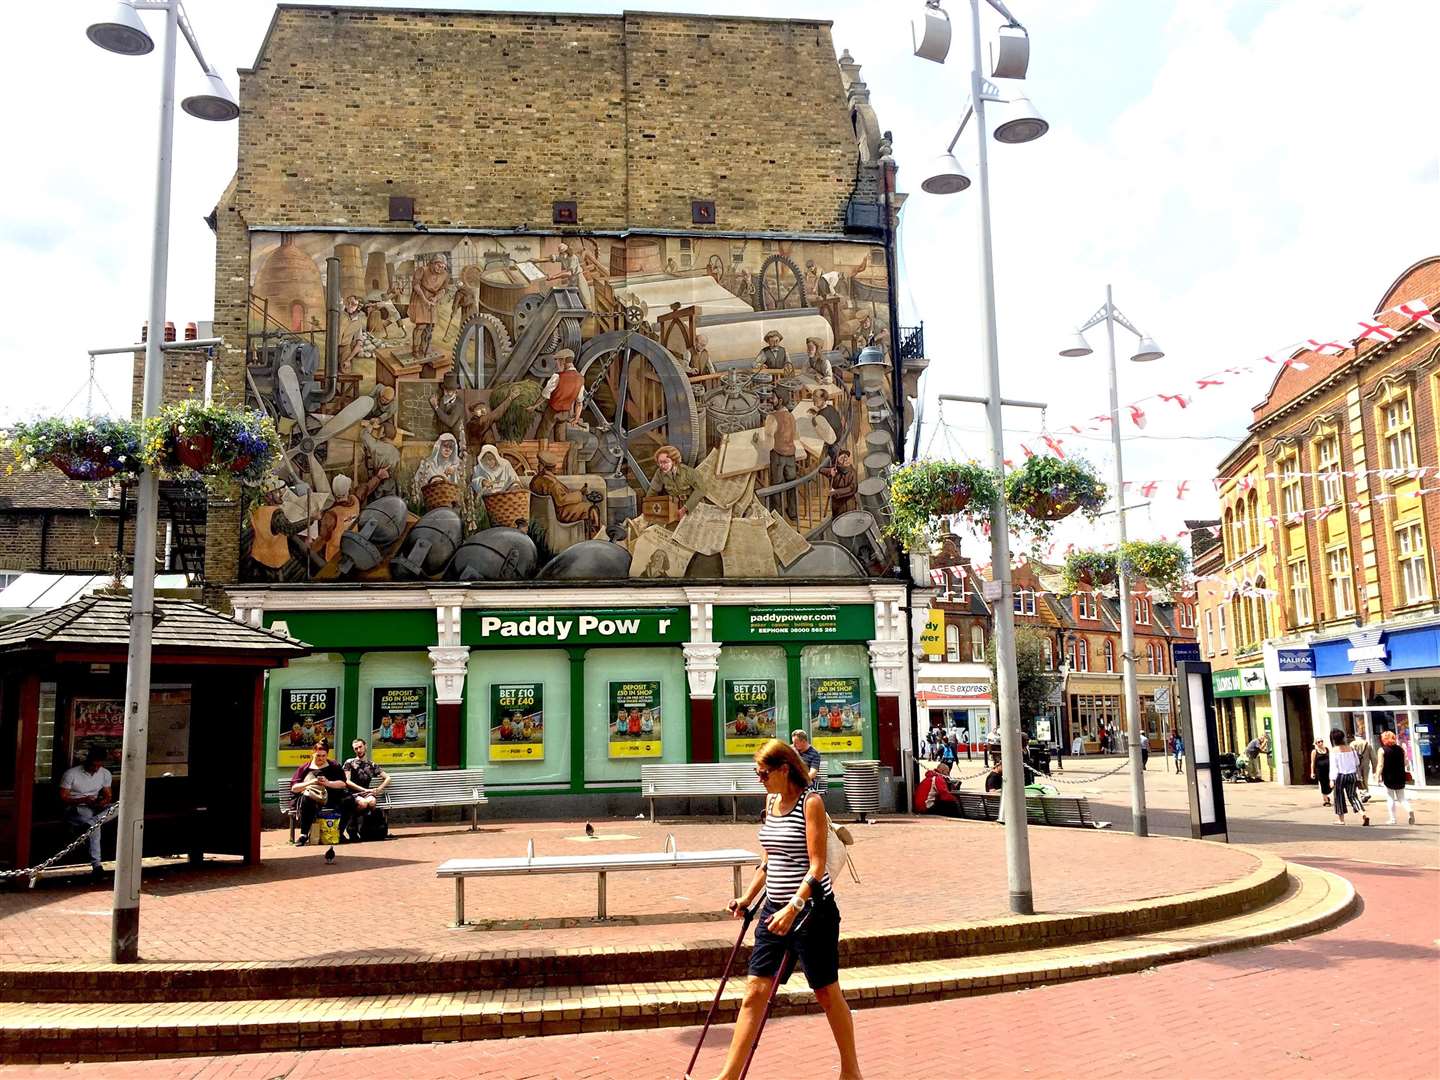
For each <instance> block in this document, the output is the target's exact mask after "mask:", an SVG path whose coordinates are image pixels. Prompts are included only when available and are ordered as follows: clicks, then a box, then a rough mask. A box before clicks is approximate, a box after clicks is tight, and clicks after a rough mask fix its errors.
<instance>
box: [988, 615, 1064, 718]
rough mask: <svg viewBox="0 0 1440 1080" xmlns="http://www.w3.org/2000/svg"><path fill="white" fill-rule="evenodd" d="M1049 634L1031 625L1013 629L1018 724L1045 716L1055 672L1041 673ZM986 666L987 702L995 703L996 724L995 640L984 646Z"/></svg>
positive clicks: (997, 716) (997, 698) (1043, 669)
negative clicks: (1018, 699) (1018, 712)
mask: <svg viewBox="0 0 1440 1080" xmlns="http://www.w3.org/2000/svg"><path fill="white" fill-rule="evenodd" d="M1048 636H1049V635H1048V634H1046V633H1045V632H1044V631H1043V630H1037V629H1036V628H1034V627H1033V626H1019V627H1016V628H1015V677H1016V681H1017V683H1018V684H1019V690H1020V721H1021V723H1022V724H1023V723H1026V722H1028V721H1031V720H1034V719H1036V718H1037V717H1043V716H1044V715H1045V707H1046V704H1047V702H1048V701H1049V700H1050V688H1051V684H1052V683H1053V682H1054V680H1055V673H1054V672H1051V671H1046V670H1045V639H1046V638H1047V637H1048ZM985 659H986V661H987V662H988V663H989V664H990V700H991V701H993V702H995V716H996V721H997V722H998V721H999V716H1000V708H999V703H1000V692H999V687H998V686H997V685H996V679H995V638H994V636H993V635H992V636H991V638H990V642H989V644H988V645H987V646H986V651H985Z"/></svg>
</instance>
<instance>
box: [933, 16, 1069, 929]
mask: <svg viewBox="0 0 1440 1080" xmlns="http://www.w3.org/2000/svg"><path fill="white" fill-rule="evenodd" d="M986 2H987V3H989V4H990V6H991V7H993V8H995V9H996V10H997V11H998V12H1000V14H1001V15H1003V16H1004V17H1005V18H1006V19H1007V20H1008V21H1009V27H1010V28H1012V29H1014V30H1017V31H1020V32H1021V33H1023V32H1024V31H1023V28H1022V27H1021V26H1020V25H1019V23H1017V22H1016V21H1015V18H1014V16H1013V15H1011V14H1010V13H1009V11H1007V10H1006V9H1005V5H1004V4H1003V3H1000V2H999V0H986ZM926 7H927V8H929V9H930V10H931V11H932V12H933V11H938V10H939V4H938V3H937V2H933V0H932V2H930V3H927V4H926ZM934 17H935V16H927V18H934ZM947 21H948V19H947ZM970 30H971V70H970V103H969V107H968V108H967V110H966V113H965V116H964V118H963V119H962V120H961V121H960V127H959V128H958V129H957V130H956V132H955V137H954V138H953V139H951V140H950V145H949V147H947V148H946V151H945V153H944V154H942V155H940V157H939V158H938V159H937V160H936V162H935V165H934V166H933V167H932V170H931V173H930V175H929V176H928V177H926V179H925V180H924V181H923V182H922V183H921V185H920V186H921V188H922V189H924V190H925V191H926V192H928V193H930V194H932V195H950V194H954V193H956V192H960V191H964V190H965V189H966V188H967V187H969V186H970V178H969V176H968V175H967V174H966V173H965V170H964V169H963V168H962V167H961V165H960V163H959V162H958V161H957V160H956V159H955V157H954V150H955V145H956V143H958V142H959V141H960V136H961V135H962V134H963V133H964V131H965V126H966V124H967V123H969V121H970V119H971V117H972V116H973V117H974V119H975V131H976V136H977V138H976V144H977V147H978V152H977V157H976V164H977V169H976V182H977V187H978V189H979V196H980V198H979V204H978V208H979V215H980V243H979V255H980V308H981V314H982V317H983V320H984V332H983V334H982V335H981V348H982V352H983V354H984V357H985V418H986V422H987V426H988V427H989V430H990V464H991V468H992V469H993V470H994V472H995V475H996V478H997V480H998V481H999V483H998V485H997V491H998V494H997V495H996V498H995V501H994V503H993V504H992V506H991V509H990V559H991V565H992V566H993V567H994V575H995V577H994V583H995V585H996V586H997V587H998V589H999V591H1000V595H999V597H998V598H997V599H995V600H993V601H992V603H993V604H994V611H995V692H996V705H997V707H998V712H999V721H1000V755H1001V760H1002V761H1006V762H1009V763H1010V767H1009V768H1007V769H1005V771H1004V786H1003V787H1002V789H1001V803H1002V805H1003V807H1004V812H1005V869H1006V876H1007V879H1008V882H1009V889H1010V910H1011V911H1013V912H1015V913H1016V914H1017V915H1033V914H1034V913H1035V901H1034V893H1033V889H1032V886H1031V882H1030V839H1029V834H1028V832H1027V829H1026V827H1027V824H1028V822H1027V818H1026V812H1025V766H1024V755H1023V754H1022V753H1021V743H1020V695H1019V685H1018V678H1017V676H1016V672H1015V612H1014V608H1013V604H1012V598H1013V596H1014V590H1013V588H1012V587H1011V582H1010V521H1009V515H1008V512H1007V510H1006V507H1005V485H1004V475H1005V432H1004V426H1003V420H1002V409H1003V405H1004V402H1003V401H1002V399H1001V396H1000V349H999V344H998V341H997V335H996V329H995V262H994V256H993V253H992V249H991V232H990V159H989V153H988V151H989V147H988V145H987V143H986V139H985V135H986V130H985V106H986V104H987V103H994V104H1001V105H1008V106H1010V112H1011V115H1010V116H1008V117H1006V118H1005V119H1004V120H1002V122H1001V123H999V124H997V125H996V127H995V131H994V135H995V138H996V139H997V140H998V141H1000V142H1005V143H1021V142H1030V141H1032V140H1034V139H1038V138H1039V137H1040V136H1041V135H1043V134H1045V132H1046V131H1047V130H1048V128H1049V125H1048V124H1046V123H1045V121H1044V120H1042V119H1040V116H1039V114H1038V113H1036V112H1035V110H1034V108H1033V107H1032V106H1031V105H1030V102H1029V100H1028V99H1026V98H1024V97H1017V98H1015V99H1013V100H1010V101H1007V100H1006V99H1005V98H1002V97H1001V96H1000V94H999V91H998V90H997V88H996V87H995V85H994V84H993V83H991V82H989V80H987V79H986V78H984V76H982V75H981V73H980V72H981V66H980V64H981V59H980V2H979V0H970ZM927 39H930V36H929V35H928V34H927ZM930 40H933V39H930ZM944 46H945V48H946V49H948V46H949V34H948V30H947V31H946V32H945V34H944ZM924 48H925V43H923V42H922V43H920V44H918V45H917V48H916V53H917V55H921V56H924V58H925V59H931V60H935V59H938V60H940V61H941V62H943V60H944V52H943V51H940V52H938V54H936V53H926V52H925V51H923V50H924ZM1027 55H1028V47H1027ZM1017 71H1018V74H1017ZM1005 73H1006V75H1007V76H1008V77H1015V78H1023V77H1024V63H1023V62H1022V63H1020V64H1019V66H1018V68H1017V67H1015V66H1011V67H1008V68H1006V72H1005ZM998 74H1000V72H999V69H997V75H998Z"/></svg>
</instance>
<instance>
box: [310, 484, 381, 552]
mask: <svg viewBox="0 0 1440 1080" xmlns="http://www.w3.org/2000/svg"><path fill="white" fill-rule="evenodd" d="M377 486H378V484H377ZM352 487H353V482H352V481H351V479H350V477H348V476H337V477H335V479H334V480H333V481H331V483H330V494H331V495H332V496H333V497H334V499H335V501H334V502H332V503H331V504H330V506H329V508H328V509H327V510H326V511H325V512H324V513H323V514H321V515H320V533H319V535H317V536H316V537H315V542H314V543H313V544H311V545H310V548H311V550H312V551H316V552H319V555H320V558H321V560H322V561H324V562H327V563H328V562H330V561H331V560H332V559H336V558H338V557H339V555H340V537H341V536H343V535H344V534H345V533H346V532H347V531H348V530H349V528H350V526H352V525H354V524H355V519H356V518H357V517H359V516H360V500H359V498H357V497H356V495H355V494H354V492H353V490H352Z"/></svg>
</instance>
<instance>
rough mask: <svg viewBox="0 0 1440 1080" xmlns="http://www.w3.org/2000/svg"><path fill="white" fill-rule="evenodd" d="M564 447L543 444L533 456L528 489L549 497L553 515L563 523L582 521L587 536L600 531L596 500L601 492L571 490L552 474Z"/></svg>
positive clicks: (599, 499)
mask: <svg viewBox="0 0 1440 1080" xmlns="http://www.w3.org/2000/svg"><path fill="white" fill-rule="evenodd" d="M567 452H568V451H566V450H559V451H558V452H557V451H556V450H555V449H554V448H547V449H545V450H542V451H540V453H539V454H537V455H536V458H535V475H534V476H533V477H532V478H531V480H530V491H531V493H532V494H534V495H541V496H545V497H547V498H549V500H550V501H551V502H552V503H554V504H555V519H556V520H557V521H559V522H561V523H562V524H565V525H573V524H575V523H576V522H580V521H583V522H586V524H587V525H588V526H589V529H590V537H591V538H594V537H595V536H596V534H598V533H599V532H600V502H601V500H602V498H603V496H601V495H599V494H597V493H595V492H593V491H590V490H589V489H588V488H582V489H581V490H579V491H575V490H573V489H572V488H569V487H567V486H566V485H565V484H564V482H563V481H561V479H560V478H559V477H558V476H556V475H555V470H556V469H557V468H559V467H560V463H561V462H562V461H564V460H565V454H566V453H567Z"/></svg>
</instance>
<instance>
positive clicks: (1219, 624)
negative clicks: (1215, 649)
mask: <svg viewBox="0 0 1440 1080" xmlns="http://www.w3.org/2000/svg"><path fill="white" fill-rule="evenodd" d="M1215 630H1216V633H1217V634H1218V635H1219V639H1220V651H1221V652H1228V651H1229V650H1230V646H1229V645H1228V644H1227V643H1226V641H1225V605H1224V604H1221V605H1220V606H1219V607H1217V608H1216V609H1215Z"/></svg>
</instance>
